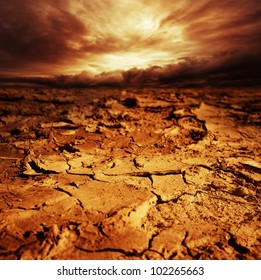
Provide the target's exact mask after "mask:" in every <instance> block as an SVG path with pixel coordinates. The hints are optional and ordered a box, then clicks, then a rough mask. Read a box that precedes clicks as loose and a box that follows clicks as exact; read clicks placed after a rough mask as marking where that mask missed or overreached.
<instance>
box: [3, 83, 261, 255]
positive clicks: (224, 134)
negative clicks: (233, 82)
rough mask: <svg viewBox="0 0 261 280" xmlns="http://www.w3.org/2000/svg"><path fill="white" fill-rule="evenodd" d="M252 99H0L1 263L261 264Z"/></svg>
mask: <svg viewBox="0 0 261 280" xmlns="http://www.w3.org/2000/svg"><path fill="white" fill-rule="evenodd" d="M260 102H261V92H260V90H254V89H251V90H249V89H241V90H236V89H222V90H217V89H204V90H200V89H197V90H195V89H182V90H177V89H167V88H166V89H148V88H147V89H126V90H123V89H66V90H62V89H45V88H43V89H1V90H0V171H1V172H0V259H136V260H137V259H155V260H156V259H157V260H166V259H260V258H261V244H260V243H261V230H260V220H261V215H260V214H261V212H260V201H261V186H260V179H261V163H260V150H261V149H260V124H261V118H260V105H261V104H260Z"/></svg>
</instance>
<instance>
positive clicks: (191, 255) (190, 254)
mask: <svg viewBox="0 0 261 280" xmlns="http://www.w3.org/2000/svg"><path fill="white" fill-rule="evenodd" d="M187 237H188V231H186V232H185V236H184V238H183V240H182V242H181V244H182V246H184V247H185V248H186V250H187V253H188V255H189V256H190V257H191V258H192V259H194V256H193V254H192V253H191V250H190V248H189V247H188V245H187V244H186V239H187Z"/></svg>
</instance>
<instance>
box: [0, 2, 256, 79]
mask: <svg viewBox="0 0 261 280" xmlns="http://www.w3.org/2000/svg"><path fill="white" fill-rule="evenodd" d="M260 31H261V1H260V0H218V1H216V0H197V1H195V0H177V1H173V0H154V1H148V0H139V1H138V0H121V1H115V0H99V1H98V0H97V1H96V0H93V1H90V0H44V1H42V0H25V1H21V0H8V1H7V0H0V76H2V77H6V76H20V77H21V76H30V77H32V76H36V77H41V76H53V75H56V76H59V75H66V77H67V78H66V79H67V80H69V82H74V81H75V80H77V81H79V80H80V81H93V79H95V80H97V81H98V82H99V81H102V82H103V81H107V80H110V81H111V82H112V83H114V82H115V83H121V82H122V81H125V82H126V81H127V82H133V83H142V82H143V81H145V80H149V81H160V82H163V83H165V82H170V81H172V80H182V79H186V80H188V79H194V78H197V79H198V80H200V79H203V77H209V78H210V79H221V80H222V79H234V80H237V79H238V80H242V78H244V79H248V80H249V79H252V78H253V79H255V80H257V79H258V76H260V66H259V64H260V62H261V54H260V49H261V39H260V38H261V36H260ZM63 77H65V76H63ZM213 77H214V78H213Z"/></svg>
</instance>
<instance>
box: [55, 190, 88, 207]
mask: <svg viewBox="0 0 261 280" xmlns="http://www.w3.org/2000/svg"><path fill="white" fill-rule="evenodd" d="M54 190H56V191H59V192H63V193H66V194H67V195H68V196H70V197H73V198H75V199H76V200H77V201H78V202H79V206H80V207H81V208H82V209H84V205H83V203H82V201H81V200H80V199H79V198H77V197H75V196H74V195H72V194H71V193H70V192H69V191H66V190H64V189H63V188H61V187H55V188H54Z"/></svg>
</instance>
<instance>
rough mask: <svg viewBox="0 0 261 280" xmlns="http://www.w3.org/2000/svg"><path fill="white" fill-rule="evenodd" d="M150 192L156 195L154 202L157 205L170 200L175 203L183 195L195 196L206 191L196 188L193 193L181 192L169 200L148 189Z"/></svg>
mask: <svg viewBox="0 0 261 280" xmlns="http://www.w3.org/2000/svg"><path fill="white" fill-rule="evenodd" d="M150 192H151V193H152V194H154V195H155V196H156V197H157V201H156V204H157V205H159V204H167V203H170V202H173V203H177V202H178V201H179V199H180V198H181V197H182V196H184V195H190V196H194V197H196V196H197V195H198V194H199V193H207V192H205V191H203V190H198V191H196V192H195V193H194V194H192V193H187V192H184V193H182V194H180V195H179V196H177V197H176V198H171V199H169V200H163V199H162V197H161V195H159V194H157V193H155V192H154V191H150Z"/></svg>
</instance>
